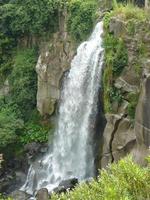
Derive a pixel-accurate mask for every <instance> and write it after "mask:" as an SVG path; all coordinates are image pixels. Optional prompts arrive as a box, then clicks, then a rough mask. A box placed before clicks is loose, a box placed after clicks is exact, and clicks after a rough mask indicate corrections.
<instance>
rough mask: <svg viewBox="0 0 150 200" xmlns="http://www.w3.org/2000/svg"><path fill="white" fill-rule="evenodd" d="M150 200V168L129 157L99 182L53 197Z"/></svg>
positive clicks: (64, 199) (55, 199)
mask: <svg viewBox="0 0 150 200" xmlns="http://www.w3.org/2000/svg"><path fill="white" fill-rule="evenodd" d="M148 199H150V167H146V168H142V167H140V166H138V165H137V164H135V163H134V162H133V161H132V159H131V157H127V158H125V159H123V160H121V161H119V162H118V163H117V164H112V165H110V166H109V167H108V169H107V170H102V171H101V175H100V176H99V177H98V181H95V180H93V181H92V182H91V183H90V184H82V185H80V186H78V187H77V188H75V189H74V190H73V191H71V192H68V193H67V194H62V195H60V196H59V195H53V196H52V200H148Z"/></svg>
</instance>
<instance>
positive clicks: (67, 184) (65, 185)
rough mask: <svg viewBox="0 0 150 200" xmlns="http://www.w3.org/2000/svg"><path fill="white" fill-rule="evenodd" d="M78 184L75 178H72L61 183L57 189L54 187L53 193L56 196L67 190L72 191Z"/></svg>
mask: <svg viewBox="0 0 150 200" xmlns="http://www.w3.org/2000/svg"><path fill="white" fill-rule="evenodd" d="M77 184H78V179H77V178H72V179H68V180H64V181H61V182H60V184H59V185H58V187H56V188H55V189H54V190H53V192H54V193H56V194H61V193H62V192H66V191H67V190H72V189H74V188H75V186H76V185H77Z"/></svg>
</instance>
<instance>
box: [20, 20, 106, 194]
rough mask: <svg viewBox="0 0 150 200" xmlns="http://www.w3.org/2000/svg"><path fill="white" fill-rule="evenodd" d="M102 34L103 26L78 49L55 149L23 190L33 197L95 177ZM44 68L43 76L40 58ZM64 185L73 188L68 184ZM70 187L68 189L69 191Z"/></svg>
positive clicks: (37, 162)
mask: <svg viewBox="0 0 150 200" xmlns="http://www.w3.org/2000/svg"><path fill="white" fill-rule="evenodd" d="M102 33H103V24H102V22H100V23H98V24H97V25H96V27H95V29H94V31H93V33H92V35H91V37H90V38H89V40H87V41H85V42H83V43H82V44H81V45H80V46H79V47H78V50H77V55H76V56H75V57H74V59H73V60H72V62H71V69H70V71H69V72H68V74H67V75H66V77H65V79H64V83H63V87H62V91H61V96H60V106H59V116H58V126H57V128H56V131H55V136H54V141H53V149H52V151H49V152H48V153H47V154H46V155H45V156H43V157H42V158H41V159H38V160H35V162H33V163H32V164H31V166H30V168H29V171H28V175H27V180H26V182H25V184H24V186H23V187H22V188H21V190H23V191H25V192H27V193H29V194H33V193H34V191H35V190H39V189H41V188H47V189H48V190H49V191H52V190H53V189H54V188H56V187H57V186H59V187H62V186H61V185H59V184H60V182H62V181H63V180H67V179H71V178H73V177H77V178H78V179H79V181H82V180H84V179H87V178H90V177H93V176H94V175H95V164H94V154H93V142H94V143H95V141H93V139H94V137H95V132H96V127H95V125H96V123H97V122H96V117H97V114H98V110H99V108H98V101H99V90H100V82H101V72H102V66H103V47H102ZM55 49H56V50H57V48H56V47H55ZM45 56H48V53H47V54H46V55H45ZM51 56H52V55H51ZM58 66H59V65H58ZM41 67H42V71H43V72H46V70H47V69H48V68H47V65H45V63H43V62H42V61H41V58H39V61H38V66H37V69H38V70H40V69H41ZM55 72H56V71H55ZM43 76H46V74H43ZM54 77H57V74H55V76H54ZM57 81H58V80H56V78H55V81H54V82H53V83H54V84H55V83H57V84H58V82H57ZM46 85H48V83H47V82H46ZM44 87H45V86H44ZM54 93H55V92H54ZM55 94H56V93H55ZM55 97H56V96H55ZM41 105H42V104H41ZM43 105H44V104H43ZM46 110H47V109H46ZM49 114H50V113H49ZM63 184H65V185H66V184H67V185H68V184H69V187H72V186H71V185H70V183H68V182H66V183H65V182H63ZM67 185H66V186H65V187H67V188H68V186H67ZM63 187H64V186H63Z"/></svg>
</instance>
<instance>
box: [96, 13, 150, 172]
mask: <svg viewBox="0 0 150 200" xmlns="http://www.w3.org/2000/svg"><path fill="white" fill-rule="evenodd" d="M128 25H129V24H128V21H127V20H124V19H122V16H113V17H111V20H110V22H109V29H108V32H109V34H112V35H113V37H115V38H119V39H121V40H123V41H124V43H125V48H126V50H127V54H128V62H127V65H126V66H125V67H124V69H123V71H122V72H121V74H120V75H119V76H118V77H115V78H114V79H113V81H112V82H113V83H112V87H113V88H115V91H117V92H118V93H116V94H119V95H120V96H121V101H119V100H118V99H117V97H115V98H116V99H115V100H114V101H112V102H111V108H112V109H111V111H108V112H106V114H105V116H106V120H107V124H106V127H105V130H104V133H103V149H102V152H101V153H100V164H99V166H100V167H101V168H103V167H106V166H107V165H108V164H109V163H111V162H114V161H118V160H119V159H120V158H122V157H124V156H126V155H127V154H131V155H132V156H133V158H134V160H135V161H136V162H138V163H139V164H141V165H145V164H146V160H145V157H146V156H148V155H149V154H150V149H149V147H150V129H149V118H150V107H149V102H150V96H149V91H150V89H149V83H150V81H149V76H150V73H149V72H150V71H149V70H150V60H149V56H150V55H149V52H150V41H149V28H150V23H149V21H146V22H144V23H139V22H138V21H137V20H134V22H133V24H132V25H133V27H134V28H133V29H134V30H132V32H130V31H129V26H128ZM129 32H130V33H129ZM105 67H106V68H105V69H104V74H105V71H106V70H107V69H108V68H109V66H105ZM110 79H111V77H110ZM105 89H106V87H105V86H104V90H105ZM131 97H132V98H131ZM110 98H111V97H110ZM105 103H106V102H105V100H104V104H105ZM131 111H132V113H131Z"/></svg>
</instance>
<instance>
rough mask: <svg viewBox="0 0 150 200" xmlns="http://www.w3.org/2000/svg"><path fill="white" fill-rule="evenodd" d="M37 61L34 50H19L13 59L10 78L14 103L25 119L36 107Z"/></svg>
mask: <svg viewBox="0 0 150 200" xmlns="http://www.w3.org/2000/svg"><path fill="white" fill-rule="evenodd" d="M36 60H37V56H36V52H35V50H34V49H23V50H19V51H18V52H17V53H16V55H15V57H14V59H13V69H12V73H11V75H10V77H9V79H10V85H11V96H12V101H13V102H15V103H16V104H17V105H18V106H19V109H20V111H21V112H22V114H23V117H24V118H25V119H26V118H28V117H29V113H30V112H31V111H32V110H33V108H34V107H35V105H36V91H37V75H36V72H35V65H36Z"/></svg>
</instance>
